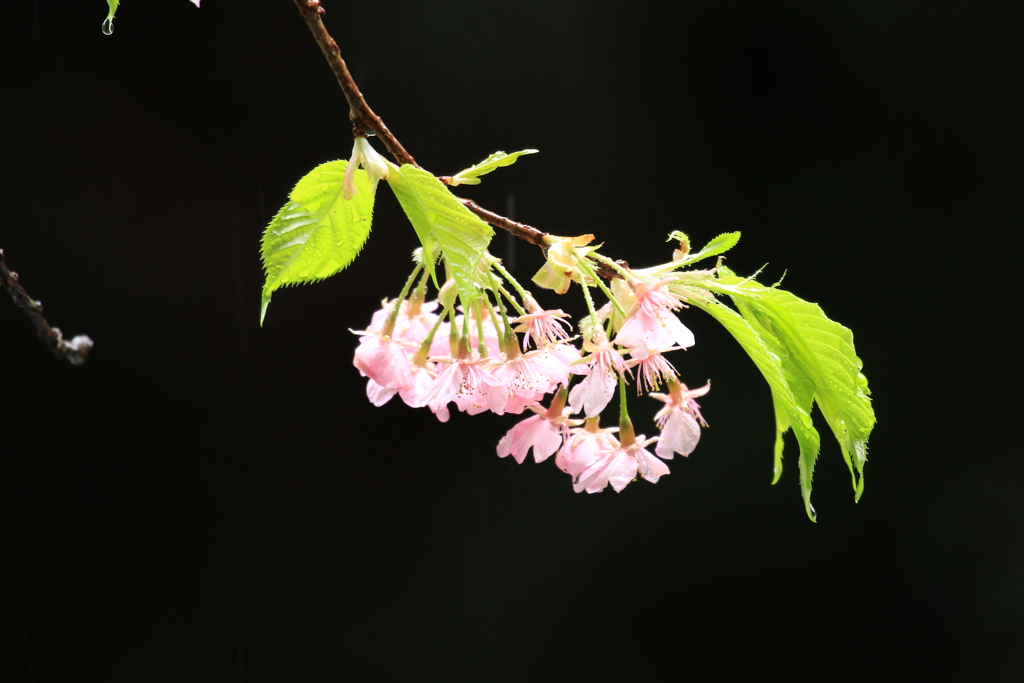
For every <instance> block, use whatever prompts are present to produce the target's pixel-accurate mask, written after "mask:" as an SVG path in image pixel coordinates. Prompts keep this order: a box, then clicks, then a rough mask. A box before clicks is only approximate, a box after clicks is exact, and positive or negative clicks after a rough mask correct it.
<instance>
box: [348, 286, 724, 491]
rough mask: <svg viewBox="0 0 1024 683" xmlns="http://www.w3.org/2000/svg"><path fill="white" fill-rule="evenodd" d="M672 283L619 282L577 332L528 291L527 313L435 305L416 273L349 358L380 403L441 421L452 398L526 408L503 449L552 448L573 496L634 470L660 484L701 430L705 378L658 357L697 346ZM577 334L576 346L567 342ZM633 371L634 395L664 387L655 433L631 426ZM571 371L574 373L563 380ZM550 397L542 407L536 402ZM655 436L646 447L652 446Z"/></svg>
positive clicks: (466, 403)
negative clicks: (416, 282)
mask: <svg viewBox="0 0 1024 683" xmlns="http://www.w3.org/2000/svg"><path fill="white" fill-rule="evenodd" d="M673 281H674V280H673V279H672V278H668V279H665V280H662V281H659V282H654V283H645V282H643V281H641V280H640V279H639V278H638V279H637V280H636V281H633V282H630V283H629V286H628V291H627V290H626V289H624V288H623V287H619V289H620V291H621V292H623V295H622V296H621V297H617V298H618V299H621V301H619V300H617V301H616V302H615V304H614V305H613V304H612V303H611V302H609V304H608V305H606V306H605V307H604V308H602V309H601V310H600V311H594V314H592V315H591V316H589V317H588V318H587V319H585V320H584V321H583V323H582V324H581V326H580V327H581V329H582V330H583V333H582V335H581V337H575V336H571V335H570V330H571V327H570V323H569V322H568V320H567V318H568V316H567V314H565V313H564V312H562V311H561V310H544V309H542V308H541V307H540V306H539V305H538V304H537V302H536V301H535V300H534V299H533V297H532V296H530V295H529V294H528V293H525V292H523V295H522V305H519V304H515V305H516V308H518V309H519V310H520V312H522V313H523V314H522V315H520V316H518V317H515V318H513V319H511V320H510V319H509V318H508V317H507V314H506V312H505V311H503V310H502V309H501V308H500V306H491V305H490V302H489V301H487V299H486V298H483V299H481V302H478V305H476V306H470V309H471V310H463V309H456V308H455V307H454V306H450V307H448V308H443V309H442V310H441V311H440V312H438V309H439V304H438V302H437V301H426V300H425V297H424V291H425V281H421V283H420V287H418V288H417V290H416V292H414V293H413V294H412V296H410V297H408V298H404V299H402V300H400V301H386V302H384V304H383V306H382V308H381V309H380V310H378V311H377V312H376V313H375V314H374V316H373V320H372V321H371V323H370V326H369V327H368V328H367V329H366V330H364V331H360V332H357V334H359V335H360V344H359V347H358V348H357V349H356V353H355V366H356V368H358V369H359V371H360V373H361V374H362V375H363V376H365V377H367V378H368V381H367V387H366V393H367V396H368V397H369V399H370V401H371V402H372V403H373V404H374V405H377V406H380V405H383V404H384V403H386V402H387V401H389V400H391V398H392V397H394V395H395V394H398V395H399V396H400V397H401V399H402V400H403V401H405V403H407V404H408V405H410V406H412V407H424V406H425V407H428V408H430V410H431V411H433V413H434V414H435V415H436V416H437V418H438V419H439V420H441V421H442V422H446V421H447V420H448V419H449V415H450V413H449V410H450V406H451V405H452V404H454V405H455V407H456V408H457V409H458V410H461V411H463V412H466V413H469V414H470V415H475V414H478V413H481V412H484V411H488V410H489V411H491V412H493V413H497V414H498V415H502V414H505V413H512V414H517V415H518V414H522V413H524V412H529V413H532V414H531V415H530V416H529V417H526V418H525V419H523V420H522V421H520V422H519V423H518V424H516V425H515V426H514V427H512V429H510V430H509V431H508V433H507V434H506V435H505V436H504V437H503V438H502V439H501V440H500V441H499V443H498V446H497V453H498V455H499V456H501V457H507V456H509V455H511V456H512V457H513V458H514V459H515V460H516V461H517V462H519V463H522V462H523V461H524V460H525V459H526V456H527V454H528V453H529V451H530V450H532V451H533V457H534V460H535V461H536V462H542V461H544V460H546V459H547V458H549V457H550V456H552V455H555V462H556V464H557V465H558V467H559V468H561V469H562V470H563V471H565V472H567V473H568V474H569V475H571V476H572V480H573V488H574V489H575V490H576V491H577V492H580V491H587V492H588V493H596V492H598V491H601V490H603V489H604V488H605V487H606V486H608V485H609V484H610V485H611V486H612V488H613V489H615V490H616V491H621V490H622V489H623V488H624V487H625V486H626V485H627V484H628V483H629V482H631V481H634V480H635V479H636V478H637V477H642V478H644V479H646V480H648V481H650V482H657V481H658V479H659V478H660V477H661V476H663V475H665V474H668V472H669V469H668V466H667V465H666V464H665V462H664V460H668V459H671V458H672V457H673V456H674V455H675V454H676V453H679V454H680V455H684V456H685V455H689V454H690V453H691V452H692V451H693V449H694V448H695V447H696V445H697V441H698V439H699V438H700V426H701V425H704V426H707V425H706V423H705V422H704V419H703V417H702V416H701V414H700V409H699V406H698V405H697V402H696V401H695V400H694V399H695V398H696V397H699V396H703V395H704V394H706V393H707V391H708V389H709V385H705V386H704V387H701V388H700V389H695V390H690V389H687V387H686V386H685V385H684V384H682V383H681V382H680V381H679V378H678V375H677V373H676V370H675V368H674V367H673V366H672V364H671V363H669V362H668V360H666V359H665V357H664V354H665V353H667V352H669V351H673V350H678V349H685V348H688V347H690V346H692V345H693V343H694V339H693V334H692V333H691V332H690V330H689V329H687V328H686V326H685V325H683V323H682V322H680V321H679V318H678V317H677V316H676V311H677V310H678V309H680V308H681V307H682V306H683V304H682V302H681V301H680V299H679V297H678V296H677V295H675V294H673V293H672V292H671V291H670V289H669V285H670V284H671V283H672V282H673ZM520 291H523V290H520ZM502 294H503V295H505V296H506V297H507V296H508V295H507V294H506V293H505V292H504V290H502ZM495 299H496V300H497V301H499V302H500V298H499V297H497V296H496V297H495ZM484 302H486V303H484ZM592 310H593V309H592ZM616 310H618V312H619V313H618V315H616V313H615V311H616ZM623 312H625V315H622V313H623ZM580 338H582V343H581V346H582V349H581V348H578V347H577V346H576V345H575V344H574V343H573V342H574V341H576V340H578V339H580ZM584 354H585V355H584ZM634 372H635V374H636V377H637V386H638V390H639V391H641V392H651V390H653V389H658V388H660V387H661V385H662V384H664V385H666V386H667V387H668V389H669V393H668V394H659V393H649V395H650V396H652V397H654V398H656V399H658V400H661V401H663V402H664V404H665V405H664V407H663V408H662V409H661V410H660V411H659V412H658V414H657V416H656V423H657V426H658V428H659V430H660V435H659V436H656V437H653V438H645V437H644V435H639V436H637V435H635V434H634V430H633V425H632V422H631V421H630V419H629V417H628V412H627V410H626V405H625V391H624V387H625V383H626V381H627V380H628V379H631V378H632V376H633V374H634ZM574 376H575V377H578V378H580V379H579V381H577V382H576V383H575V384H574V385H573V386H571V388H570V385H571V384H572V383H573V379H574ZM616 388H619V389H620V392H619V393H620V397H621V399H622V400H621V401H620V407H619V420H618V426H616V427H604V428H602V427H601V426H600V416H601V414H602V412H603V411H604V410H605V409H606V407H607V406H608V404H609V403H610V402H611V399H612V397H613V396H614V395H615V393H616ZM549 394H550V395H552V398H551V400H550V402H549V403H548V405H547V406H546V407H545V406H544V405H542V404H541V401H542V400H544V399H545V397H547V396H548V395H549ZM574 416H577V417H574ZM654 443H656V444H657V445H656V446H655V448H654V453H653V454H652V453H651V452H650V451H648V450H647V448H648V446H650V445H651V444H654ZM556 454H557V455H556Z"/></svg>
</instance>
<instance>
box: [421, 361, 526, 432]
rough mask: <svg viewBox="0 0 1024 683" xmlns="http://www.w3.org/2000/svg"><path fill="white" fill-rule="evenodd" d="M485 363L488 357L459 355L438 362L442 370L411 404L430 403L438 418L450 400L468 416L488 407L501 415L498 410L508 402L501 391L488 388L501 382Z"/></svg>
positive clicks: (422, 404) (427, 404)
mask: <svg viewBox="0 0 1024 683" xmlns="http://www.w3.org/2000/svg"><path fill="white" fill-rule="evenodd" d="M485 362H489V359H484V360H481V359H472V358H459V359H454V360H453V359H444V360H441V361H439V365H441V366H443V367H442V369H441V370H440V371H439V372H438V374H437V377H435V378H434V380H433V382H432V383H431V385H430V387H429V389H428V390H427V391H426V392H425V393H424V394H423V395H421V396H420V397H419V399H418V400H417V401H416V405H415V406H414V407H420V406H424V405H426V406H430V409H431V410H433V411H434V412H435V413H438V418H439V419H440V417H441V414H440V411H441V409H442V408H444V409H446V408H447V405H448V404H449V403H451V402H453V401H454V402H455V405H456V407H458V409H459V410H461V411H463V412H466V413H469V414H470V415H476V414H477V413H482V412H483V411H485V410H488V409H490V410H493V411H494V412H497V413H498V414H501V412H500V411H503V410H504V408H505V403H507V402H508V396H507V395H503V394H502V393H501V392H491V391H489V388H490V387H496V386H501V381H500V380H499V379H497V378H496V377H495V376H494V375H492V374H491V373H490V372H489V371H487V370H486V369H484V368H483V367H481V366H482V364H483V363H485ZM441 421H442V422H444V421H445V420H443V419H442V420H441Z"/></svg>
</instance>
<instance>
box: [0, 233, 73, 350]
mask: <svg viewBox="0 0 1024 683" xmlns="http://www.w3.org/2000/svg"><path fill="white" fill-rule="evenodd" d="M0 289H6V290H7V292H8V293H9V294H10V295H11V299H12V300H13V301H14V305H15V306H17V307H18V308H20V309H21V310H23V311H25V313H27V314H28V317H29V318H30V319H31V320H32V324H33V325H35V326H36V334H37V335H38V336H39V339H40V340H41V341H43V342H45V343H46V345H47V346H48V347H49V349H50V351H52V352H53V355H55V356H57V358H62V359H64V360H66V361H68V362H70V363H71V364H72V365H81V364H82V363H84V362H85V359H86V357H87V356H88V355H89V351H90V350H91V349H92V339H89V338H88V337H86V336H85V335H81V334H80V335H78V336H76V337H75V338H74V339H72V340H71V341H65V340H64V335H63V334H61V331H60V328H59V327H50V323H48V322H46V318H44V317H43V304H42V302H40V301H36V300H35V299H33V298H32V297H30V296H29V295H28V292H26V291H25V288H24V287H22V286H21V284H20V283H19V282H18V274H17V273H15V272H14V271H13V270H11V269H9V268H8V267H7V261H6V259H5V258H4V250H3V249H0Z"/></svg>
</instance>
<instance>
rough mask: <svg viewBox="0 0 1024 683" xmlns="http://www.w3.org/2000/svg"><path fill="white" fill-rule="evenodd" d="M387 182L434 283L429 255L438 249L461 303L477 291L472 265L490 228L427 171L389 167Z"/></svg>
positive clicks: (488, 238)
mask: <svg viewBox="0 0 1024 683" xmlns="http://www.w3.org/2000/svg"><path fill="white" fill-rule="evenodd" d="M388 184H389V185H390V186H391V189H392V190H393V191H394V193H395V196H396V197H397V198H398V203H399V204H401V205H402V209H404V210H405V215H406V216H408V217H409V221H410V222H411V223H412V225H413V228H415V230H416V234H417V235H418V236H419V238H420V242H422V243H423V255H424V258H423V263H424V266H426V267H427V270H428V272H430V274H431V277H433V278H434V283H435V284H437V276H436V274H435V273H434V263H433V258H432V257H431V254H433V253H434V249H435V247H438V246H439V247H440V248H441V254H442V255H443V256H444V260H445V263H447V264H448V268H449V269H450V270H451V272H452V277H454V278H455V285H456V287H457V288H458V291H459V297H460V298H461V299H462V301H463V303H464V304H465V303H469V302H472V301H473V300H474V299H475V298H476V297H477V295H478V294H479V289H478V287H477V284H476V268H477V264H478V263H479V261H480V257H481V256H483V253H484V252H485V251H486V250H487V245H489V244H490V242H491V237H492V236H493V235H494V230H493V229H492V228H491V226H489V225H487V224H486V223H484V222H483V221H482V220H480V219H479V218H477V216H476V214H474V213H472V212H471V211H470V210H469V209H467V208H466V207H465V206H463V205H462V202H460V201H459V200H458V198H456V197H455V195H453V194H452V193H451V192H450V191H449V190H448V188H447V187H445V186H444V184H443V183H442V182H441V181H440V180H438V179H437V178H435V177H434V176H433V175H431V174H430V173H428V172H426V171H424V170H422V169H419V168H416V167H415V166H410V165H409V164H404V165H403V166H402V167H401V168H398V169H395V168H393V169H391V174H390V175H389V176H388Z"/></svg>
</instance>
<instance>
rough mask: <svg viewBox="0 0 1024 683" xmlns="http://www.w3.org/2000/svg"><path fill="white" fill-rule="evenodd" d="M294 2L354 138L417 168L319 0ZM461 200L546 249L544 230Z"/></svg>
mask: <svg viewBox="0 0 1024 683" xmlns="http://www.w3.org/2000/svg"><path fill="white" fill-rule="evenodd" d="M294 2H295V6H296V7H298V8H299V13H300V14H301V15H302V18H303V19H305V20H306V25H307V26H309V30H310V31H311V32H312V33H313V38H314V39H315V40H316V43H317V45H319V46H320V50H321V52H323V53H324V57H325V58H326V59H327V63H328V64H329V65H330V67H331V71H333V72H334V77H335V78H336V79H337V81H338V85H340V86H341V91H342V92H343V93H345V99H346V100H347V101H348V117H349V119H350V120H351V121H352V132H353V135H357V136H358V135H365V133H366V129H367V128H369V129H370V130H372V131H373V132H374V133H376V134H377V137H379V138H380V139H381V142H383V143H384V146H385V147H386V148H387V150H388V152H390V153H391V156H393V157H394V158H395V160H396V161H398V163H400V164H411V165H413V166H416V167H417V168H419V164H417V163H416V160H415V159H413V157H412V155H411V154H409V153H408V152H407V151H405V147H403V146H402V143H400V142H399V141H398V138H396V137H395V136H394V135H393V134H392V133H391V131H390V130H388V127H387V126H385V125H384V121H383V120H382V119H381V118H380V117H379V116H377V114H376V113H374V111H373V110H372V109H370V105H368V104H367V103H366V98H364V97H363V93H361V92H360V91H359V87H358V86H357V85H356V82H355V79H354V78H352V74H351V73H350V72H349V70H348V66H346V65H345V60H344V59H342V57H341V50H340V49H339V48H338V44H337V43H336V42H334V38H332V37H331V34H330V33H328V32H327V27H326V26H324V22H323V21H321V20H320V16H321V15H322V14H323V13H324V8H323V7H322V6H321V5H320V0H294ZM460 201H461V202H462V203H463V204H464V205H465V206H466V208H467V209H469V210H470V211H472V212H473V213H475V214H476V215H477V216H480V218H482V219H483V220H484V221H486V222H488V223H490V224H491V225H493V226H494V227H496V228H501V229H502V230H507V231H508V232H510V233H512V234H513V235H515V236H516V237H518V238H519V239H521V240H526V241H527V242H529V243H530V244H534V245H536V246H538V247H541V248H542V249H544V248H546V247H547V246H548V245H547V244H546V243H545V242H544V237H545V236H546V235H547V233H545V232H544V231H542V230H538V229H537V228H534V227H532V226H529V225H526V224H525V223H518V222H516V221H514V220H512V219H510V218H506V217H505V216H502V215H500V214H497V213H494V212H493V211H489V210H487V209H485V208H483V207H482V206H480V205H479V204H477V203H476V202H474V201H472V200H469V199H461V198H460Z"/></svg>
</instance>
